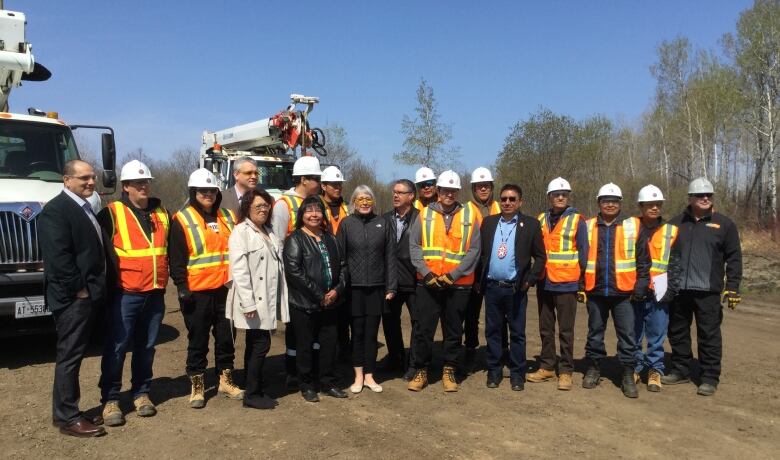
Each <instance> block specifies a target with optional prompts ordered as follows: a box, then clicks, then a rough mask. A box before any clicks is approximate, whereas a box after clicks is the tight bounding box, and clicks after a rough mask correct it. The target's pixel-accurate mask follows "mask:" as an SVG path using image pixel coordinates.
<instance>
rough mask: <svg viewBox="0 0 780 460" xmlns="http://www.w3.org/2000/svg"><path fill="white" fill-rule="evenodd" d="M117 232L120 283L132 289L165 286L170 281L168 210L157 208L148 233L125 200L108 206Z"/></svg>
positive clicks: (114, 238) (114, 239)
mask: <svg viewBox="0 0 780 460" xmlns="http://www.w3.org/2000/svg"><path fill="white" fill-rule="evenodd" d="M107 207H108V210H109V213H110V215H111V219H112V223H113V227H114V233H113V235H112V242H113V245H114V252H116V255H117V261H118V268H119V279H118V282H119V286H120V287H121V288H122V289H124V290H126V291H130V292H146V291H151V290H153V289H162V288H165V286H166V285H167V284H168V230H169V228H170V222H169V221H168V213H167V211H165V209H164V208H162V207H157V208H155V209H154V210H153V211H152V212H151V213H150V214H149V217H150V219H151V220H152V233H151V237H147V236H146V232H144V230H143V227H141V223H140V222H138V218H137V217H136V215H135V213H134V212H133V211H132V210H131V209H129V208H128V207H127V206H126V205H125V204H124V203H122V202H121V201H114V202H113V203H110V204H109V205H108V206H107Z"/></svg>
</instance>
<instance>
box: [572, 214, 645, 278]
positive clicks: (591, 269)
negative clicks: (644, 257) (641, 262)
mask: <svg viewBox="0 0 780 460" xmlns="http://www.w3.org/2000/svg"><path fill="white" fill-rule="evenodd" d="M597 219H598V217H594V218H592V219H588V241H589V242H590V248H589V250H588V264H587V265H586V267H585V290H586V291H591V290H593V288H594V287H595V286H596V257H597V256H598V241H599V235H598V231H597V230H598V225H597V224H596V222H597ZM639 225H640V223H639V219H638V218H636V217H629V218H627V219H625V220H623V221H622V222H620V223H618V224H614V225H612V228H613V229H614V230H615V254H614V259H613V260H611V261H610V262H611V263H612V264H613V265H614V267H615V277H616V278H617V279H616V280H615V281H616V282H617V288H618V290H620V291H622V292H630V291H632V290H633V289H634V284H636V240H637V237H638V235H639Z"/></svg>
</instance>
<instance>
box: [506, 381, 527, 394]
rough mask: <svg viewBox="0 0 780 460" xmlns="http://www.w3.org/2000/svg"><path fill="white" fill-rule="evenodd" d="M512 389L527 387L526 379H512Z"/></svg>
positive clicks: (520, 389) (521, 389) (519, 389)
mask: <svg viewBox="0 0 780 460" xmlns="http://www.w3.org/2000/svg"><path fill="white" fill-rule="evenodd" d="M509 383H510V384H511V385H512V391H523V390H524V389H525V379H510V380H509Z"/></svg>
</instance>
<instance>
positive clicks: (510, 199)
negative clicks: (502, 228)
mask: <svg viewBox="0 0 780 460" xmlns="http://www.w3.org/2000/svg"><path fill="white" fill-rule="evenodd" d="M507 201H508V202H510V203H514V202H515V201H517V197H516V196H502V197H501V202H502V203H506V202H507Z"/></svg>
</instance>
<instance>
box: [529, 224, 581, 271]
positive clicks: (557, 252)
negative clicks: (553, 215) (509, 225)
mask: <svg viewBox="0 0 780 460" xmlns="http://www.w3.org/2000/svg"><path fill="white" fill-rule="evenodd" d="M537 219H539V223H540V224H541V225H542V237H543V238H544V249H545V251H546V252H547V263H546V264H545V273H546V276H547V279H549V280H550V281H552V282H554V283H573V282H576V281H579V280H580V273H581V270H582V267H580V259H579V250H578V248H577V228H578V226H579V224H580V219H581V216H580V215H579V214H576V213H572V214H569V215H567V216H566V217H564V218H562V219H559V220H558V222H557V223H556V224H555V228H553V229H552V231H550V226H549V225H548V222H547V213H544V212H543V213H541V214H539V217H537Z"/></svg>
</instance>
